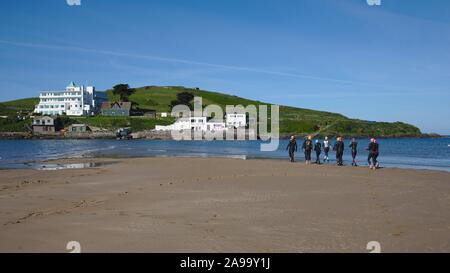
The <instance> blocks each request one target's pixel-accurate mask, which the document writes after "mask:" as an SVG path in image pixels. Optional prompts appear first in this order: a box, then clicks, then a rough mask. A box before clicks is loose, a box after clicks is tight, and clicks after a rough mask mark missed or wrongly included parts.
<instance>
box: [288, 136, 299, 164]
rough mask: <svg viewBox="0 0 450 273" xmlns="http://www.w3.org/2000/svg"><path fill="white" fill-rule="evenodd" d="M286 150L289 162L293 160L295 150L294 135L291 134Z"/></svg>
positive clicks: (295, 141)
mask: <svg viewBox="0 0 450 273" xmlns="http://www.w3.org/2000/svg"><path fill="white" fill-rule="evenodd" d="M286 150H288V151H289V158H290V160H291V162H295V157H294V153H295V152H297V140H296V139H295V136H291V139H290V140H289V143H288V145H287V147H286Z"/></svg>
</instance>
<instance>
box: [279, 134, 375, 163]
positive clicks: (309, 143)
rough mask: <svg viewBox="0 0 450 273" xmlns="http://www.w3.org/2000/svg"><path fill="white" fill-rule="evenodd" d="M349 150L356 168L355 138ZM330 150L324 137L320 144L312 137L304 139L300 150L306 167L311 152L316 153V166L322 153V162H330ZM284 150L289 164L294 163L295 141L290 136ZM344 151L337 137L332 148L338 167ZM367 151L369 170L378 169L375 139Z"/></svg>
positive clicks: (356, 149)
mask: <svg viewBox="0 0 450 273" xmlns="http://www.w3.org/2000/svg"><path fill="white" fill-rule="evenodd" d="M349 148H350V150H351V154H352V166H358V164H357V162H356V156H357V154H358V142H357V141H356V139H355V138H353V139H352V141H351V142H350V145H349ZM330 149H331V143H330V141H329V140H328V137H325V138H324V140H323V142H320V141H319V140H318V139H316V140H315V141H313V138H312V136H308V137H306V138H305V140H304V142H303V145H302V150H303V152H304V153H305V162H306V164H307V165H309V164H311V154H312V152H313V151H314V152H316V161H315V163H316V164H322V163H321V162H320V155H321V154H322V151H323V152H324V157H323V162H324V163H326V162H330V158H329V155H328V154H329V152H330ZM286 150H288V151H289V158H290V161H291V162H295V152H297V140H296V138H295V136H291V139H290V140H289V143H288V145H287V147H286ZM344 150H345V144H344V138H343V137H341V136H339V137H337V138H336V142H335V143H334V146H333V151H335V152H336V163H337V165H338V166H343V165H344ZM366 150H368V151H369V155H368V158H367V161H368V164H369V167H370V168H371V169H376V168H378V167H379V163H378V161H377V158H378V154H379V145H378V142H377V140H376V139H375V138H372V139H371V140H370V143H369V146H368V147H367V149H366Z"/></svg>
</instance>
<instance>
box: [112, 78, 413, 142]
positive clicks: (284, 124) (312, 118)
mask: <svg viewBox="0 0 450 273" xmlns="http://www.w3.org/2000/svg"><path fill="white" fill-rule="evenodd" d="M106 92H107V94H108V97H109V99H110V100H111V101H114V100H117V99H118V97H117V96H114V95H113V94H112V91H111V90H108V91H106ZM180 92H191V93H192V94H194V95H195V96H199V97H202V99H203V105H208V104H217V105H219V106H221V107H222V108H223V109H225V106H226V105H243V106H246V105H249V104H253V105H268V103H264V102H260V101H254V100H249V99H245V98H241V97H237V96H232V95H227V94H224V93H218V92H210V91H204V90H197V89H192V88H185V87H180V86H170V87H159V86H146V87H141V88H136V89H135V93H134V94H133V95H131V97H130V100H131V101H132V102H133V103H134V104H135V105H138V107H139V108H141V109H154V110H156V111H158V112H168V111H170V109H169V104H170V102H171V101H172V100H175V99H176V95H177V94H178V93H180ZM280 133H281V134H282V135H289V134H300V135H302V134H311V133H318V134H320V135H340V134H342V135H348V136H386V137H394V136H420V135H421V132H420V130H419V129H418V128H417V127H415V126H413V125H409V124H406V123H402V122H395V123H388V122H370V121H364V120H358V119H350V118H347V117H345V116H343V115H341V114H337V113H330V112H324V111H315V110H310V109H302V108H295V107H289V106H280Z"/></svg>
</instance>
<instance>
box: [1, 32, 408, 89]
mask: <svg viewBox="0 0 450 273" xmlns="http://www.w3.org/2000/svg"><path fill="white" fill-rule="evenodd" d="M0 44H5V45H11V46H17V47H27V48H38V49H39V48H40V49H51V50H63V51H75V52H84V53H94V54H101V55H108V56H116V57H128V58H136V59H143V60H151V61H160V62H170V63H178V64H189V65H197V66H205V67H212V68H219V69H227V70H234V71H244V72H252V73H260V74H268V75H274V76H282V77H291V78H300V79H308V80H316V81H324V82H334V83H339V84H346V85H360V86H370V87H378V88H386V89H402V90H405V89H406V88H405V87H398V86H389V85H380V84H373V83H365V82H357V81H350V80H342V79H334V78H326V77H319V76H313V75H306V74H298V73H287V72H281V71H274V70H266V69H258V68H250V67H241V66H231V65H222V64H214V63H207V62H197V61H192V60H185V59H176V58H166V57H159V56H153V55H143V54H135V53H126V52H117V51H110V50H98V49H92V48H84V47H77V46H61V45H47V44H35V43H23V42H15V41H8V40H0ZM409 90H410V91H411V89H409Z"/></svg>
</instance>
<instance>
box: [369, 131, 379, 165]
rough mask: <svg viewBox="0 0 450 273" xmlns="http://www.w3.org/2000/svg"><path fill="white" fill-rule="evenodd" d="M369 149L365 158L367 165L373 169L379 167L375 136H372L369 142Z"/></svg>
mask: <svg viewBox="0 0 450 273" xmlns="http://www.w3.org/2000/svg"><path fill="white" fill-rule="evenodd" d="M367 150H369V156H368V158H367V162H368V163H369V167H370V169H372V170H375V169H377V168H378V167H379V164H378V161H377V158H378V154H379V146H378V143H377V140H376V139H375V138H372V139H371V140H370V143H369V147H368V148H367Z"/></svg>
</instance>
